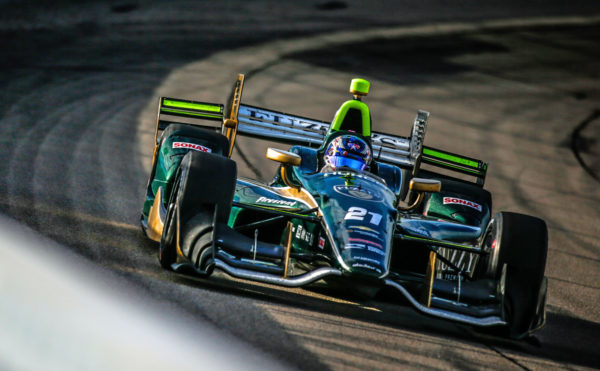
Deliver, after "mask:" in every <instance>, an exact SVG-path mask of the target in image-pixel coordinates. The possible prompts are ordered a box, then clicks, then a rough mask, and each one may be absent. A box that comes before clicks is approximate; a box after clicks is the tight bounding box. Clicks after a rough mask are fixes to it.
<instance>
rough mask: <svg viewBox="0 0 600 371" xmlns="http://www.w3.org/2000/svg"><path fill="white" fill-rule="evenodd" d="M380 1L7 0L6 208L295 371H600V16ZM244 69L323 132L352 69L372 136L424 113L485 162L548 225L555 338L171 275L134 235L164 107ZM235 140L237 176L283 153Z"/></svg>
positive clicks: (218, 96) (261, 100)
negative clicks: (159, 103)
mask: <svg viewBox="0 0 600 371" xmlns="http://www.w3.org/2000/svg"><path fill="white" fill-rule="evenodd" d="M367 4H368V3H367V2H364V3H363V2H329V3H326V2H320V3H310V4H304V5H299V4H295V5H294V4H281V3H279V2H274V3H267V2H252V3H250V2H220V3H217V4H214V3H212V2H211V3H203V2H174V1H168V2H167V1H164V2H161V1H155V2H144V1H134V2H130V3H128V2H110V3H105V2H95V1H83V2H72V3H71V2H69V1H59V2H56V3H54V4H53V5H52V6H50V5H46V4H45V3H43V2H40V3H36V2H32V1H21V2H11V1H5V2H3V6H4V9H6V11H4V12H3V13H2V15H1V18H2V22H1V26H0V32H2V38H1V41H0V42H1V43H2V50H3V53H2V54H1V55H0V65H1V66H2V70H1V72H0V76H2V78H1V80H0V84H1V88H2V90H1V91H2V99H1V100H0V112H1V114H0V115H1V116H0V138H1V139H0V140H1V141H2V146H1V147H0V159H1V161H0V170H1V173H2V174H3V176H2V177H1V178H0V209H1V211H2V212H4V213H5V214H6V215H9V216H11V217H13V218H15V219H16V220H18V221H21V222H23V223H25V224H27V225H29V226H30V227H33V229H35V230H37V231H39V232H40V233H42V234H44V235H46V236H49V237H51V238H52V239H54V240H56V241H58V242H60V243H62V244H63V245H64V246H65V248H69V249H71V250H74V251H76V252H78V253H80V254H81V255H83V256H84V257H86V258H88V259H90V260H91V261H93V262H95V263H96V264H97V265H98V266H100V267H104V268H105V269H107V270H110V271H113V272H118V273H119V274H120V275H121V276H122V277H123V278H124V279H125V280H127V281H128V282H130V283H131V284H132V285H133V286H134V287H136V288H137V289H139V290H141V291H142V292H145V293H147V294H148V295H150V296H153V297H154V298H156V299H159V300H161V301H164V302H165V303H169V304H170V305H172V306H175V307H177V308H179V309H181V310H183V311H185V312H187V313H188V314H189V315H190V316H194V317H195V318H197V319H198V321H201V322H204V323H206V326H211V327H213V328H216V329H219V330H221V331H223V332H225V333H228V334H231V335H233V336H235V337H238V338H240V339H242V340H243V341H245V342H247V343H249V344H250V345H252V346H254V347H256V349H259V350H260V351H264V352H267V353H269V354H272V355H273V356H274V357H276V358H277V359H279V360H281V361H282V362H284V363H287V364H289V365H290V366H291V367H297V368H305V369H315V368H334V369H340V368H349V369H352V368H360V369H391V368H400V367H403V366H404V367H413V368H440V369H447V368H461V369H464V368H474V369H482V368H494V369H507V368H509V369H510V368H515V369H518V368H525V369H547V368H599V367H600V360H599V357H598V351H597V346H596V344H597V341H598V340H599V339H600V309H598V308H600V306H599V304H600V286H599V285H598V282H600V240H599V237H600V227H599V225H600V222H599V221H600V212H599V211H598V210H599V208H600V187H599V184H598V180H597V178H598V164H599V153H600V151H599V149H598V139H599V136H598V133H599V125H600V122H599V120H600V119H599V118H598V115H597V112H598V110H599V109H600V91H599V88H598V87H599V86H600V81H599V80H600V69H599V68H598V65H599V64H598V57H599V54H600V48H599V47H598V46H599V42H598V40H600V26H599V24H598V20H597V18H594V15H598V14H600V6H599V5H597V4H596V3H595V2H593V1H589V2H585V1H579V2H573V1H571V2H559V1H554V2H533V3H532V2H530V3H528V4H527V5H520V4H518V3H515V4H512V3H507V2H497V3H496V2H490V3H488V4H487V5H485V6H481V4H479V2H473V3H471V2H468V1H464V2H461V7H460V8H456V7H450V5H448V4H446V3H445V2H435V3H432V4H421V3H419V4H418V5H417V4H409V3H404V2H400V3H398V4H396V5H395V7H394V8H393V9H392V8H390V7H389V6H387V7H386V6H385V5H372V4H371V5H367ZM344 5H345V6H344ZM475 5H477V6H475ZM542 5H543V6H542ZM539 17H543V18H539ZM514 18H519V19H525V18H527V19H535V20H538V21H537V22H529V23H528V22H523V23H519V22H515V21H514V20H513V21H506V20H509V19H514ZM491 20H502V21H498V23H493V22H491V23H490V22H487V21H491ZM486 22H487V23H486ZM432 25H433V26H432ZM440 25H441V26H440ZM444 25H445V26H444ZM398 26H401V27H402V28H400V29H399V28H398ZM374 28H377V29H378V30H380V32H379V31H378V32H375V33H371V34H369V32H371V31H368V30H372V29H374ZM399 30H400V31H399ZM402 30H404V31H402ZM407 30H408V31H407ZM340 31H343V32H342V33H339V32H340ZM360 34H363V35H362V36H361V35H360ZM332 40H333V41H332ZM238 72H246V73H249V74H248V80H247V84H246V89H245V92H244V102H246V103H249V104H254V105H262V106H265V107H269V108H272V109H275V110H281V111H286V112H291V113H297V114H300V115H305V116H309V117H314V118H318V119H329V118H331V116H332V115H333V112H335V110H336V109H337V107H338V106H339V104H340V103H341V102H342V101H343V100H345V99H346V98H347V93H346V90H347V85H348V82H349V79H350V78H352V77H355V76H357V75H360V76H361V77H365V78H367V79H370V80H371V82H372V84H373V85H372V92H371V94H370V96H369V97H368V98H367V102H368V104H369V106H370V107H371V111H372V115H373V120H374V127H375V130H378V131H379V130H381V131H390V132H392V133H397V134H404V135H406V134H407V133H408V130H409V127H410V123H411V122H412V119H413V117H414V114H415V111H416V109H418V108H423V109H426V110H428V111H430V112H431V113H432V116H431V119H430V125H429V129H428V133H427V136H426V143H428V144H430V145H432V146H436V147H441V148H445V149H447V150H450V151H456V152H460V153H463V154H465V155H471V156H474V157H481V158H483V159H485V160H486V161H489V162H490V170H489V173H488V174H489V175H488V179H487V183H486V188H487V189H489V190H490V191H492V193H493V195H494V209H495V210H496V211H500V210H510V211H516V212H522V213H526V214H531V215H536V216H539V217H541V218H543V219H545V220H546V221H547V223H548V227H549V234H550V235H549V238H550V250H549V256H548V263H547V267H546V275H547V276H548V277H549V293H548V294H549V298H548V324H547V326H546V327H545V328H544V329H543V330H541V331H539V332H538V333H537V334H536V335H535V337H534V338H533V339H529V340H528V341H522V342H514V341H508V340H503V339H499V338H497V337H494V336H493V335H491V334H486V333H483V332H480V331H476V330H474V329H472V328H470V327H468V326H462V325H456V324H453V323H448V322H444V321H440V320H436V319H432V318H428V317H424V316H421V315H419V314H418V313H416V312H415V311H414V310H412V309H411V308H410V307H407V306H402V305H399V303H393V302H389V301H365V300H362V299H361V298H357V297H354V296H352V295H351V294H350V293H337V292H336V293H332V292H328V291H325V290H323V289H314V290H282V289H279V288H276V287H272V286H268V285H260V284H254V283H250V282H243V281H238V280H232V279H230V278H227V277H226V276H224V275H216V276H214V277H211V278H210V279H209V280H200V279H196V278H190V277H185V276H181V275H176V274H173V273H169V272H164V271H162V270H160V268H159V266H158V264H157V261H156V258H155V255H156V246H155V245H153V244H151V243H148V242H147V241H146V240H145V239H144V238H143V237H142V235H141V233H140V231H139V227H138V218H139V210H140V207H141V202H142V199H143V194H144V187H145V184H146V181H147V174H148V171H149V161H150V154H151V153H150V152H151V139H150V134H151V132H152V130H153V128H152V125H153V122H152V113H153V111H154V108H153V107H154V106H153V105H154V103H153V102H154V101H155V98H156V97H157V96H158V95H161V94H165V93H173V94H177V95H176V96H179V97H182V98H190V99H198V100H208V101H211V100H213V101H217V102H222V101H224V99H225V98H226V96H227V92H228V90H229V86H230V84H231V82H232V81H233V78H234V76H235V74H236V73H238ZM238 143H239V146H238V147H239V151H238V153H237V154H236V157H235V159H236V161H237V162H238V166H239V172H240V173H241V174H242V175H248V176H252V177H259V178H262V179H265V180H268V179H269V177H270V176H271V174H272V170H273V165H272V164H269V163H268V162H267V161H266V160H265V159H264V153H265V148H266V146H267V144H266V143H261V142H255V141H249V140H244V141H243V138H242V139H240V140H239V142H238ZM248 164H250V165H248ZM400 304H401V303H400ZM115 336H118V334H115Z"/></svg>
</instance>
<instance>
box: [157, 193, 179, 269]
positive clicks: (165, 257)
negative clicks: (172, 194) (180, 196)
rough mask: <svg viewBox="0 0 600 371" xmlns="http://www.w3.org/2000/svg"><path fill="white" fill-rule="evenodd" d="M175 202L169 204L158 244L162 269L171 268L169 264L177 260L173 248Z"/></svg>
mask: <svg viewBox="0 0 600 371" xmlns="http://www.w3.org/2000/svg"><path fill="white" fill-rule="evenodd" d="M175 208H176V206H175V203H171V204H170V205H169V210H168V211H167V216H166V218H165V225H164V228H163V234H162V237H161V239H160V245H159V246H158V262H159V263H160V266H161V267H163V268H164V269H171V265H172V264H173V263H175V261H176V260H177V251H176V250H175V249H176V247H175V228H176V225H175V212H176V209H175Z"/></svg>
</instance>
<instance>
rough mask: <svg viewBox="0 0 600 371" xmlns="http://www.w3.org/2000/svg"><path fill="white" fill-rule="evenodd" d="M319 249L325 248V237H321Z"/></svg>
mask: <svg viewBox="0 0 600 371" xmlns="http://www.w3.org/2000/svg"><path fill="white" fill-rule="evenodd" d="M319 248H321V250H322V249H324V248H325V239H324V238H323V237H319Z"/></svg>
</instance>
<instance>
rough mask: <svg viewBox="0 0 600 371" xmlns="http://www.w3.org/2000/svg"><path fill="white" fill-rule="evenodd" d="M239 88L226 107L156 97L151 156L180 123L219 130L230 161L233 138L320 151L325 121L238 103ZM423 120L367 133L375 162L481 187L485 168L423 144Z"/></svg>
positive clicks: (423, 116) (424, 115)
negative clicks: (405, 130)
mask: <svg viewBox="0 0 600 371" xmlns="http://www.w3.org/2000/svg"><path fill="white" fill-rule="evenodd" d="M243 87H244V75H242V74H240V75H238V77H237V80H236V82H235V84H234V86H233V89H232V92H231V95H230V97H229V100H228V102H227V106H226V107H225V106H224V105H222V104H215V103H205V102H195V101H189V100H182V99H175V98H165V97H163V98H160V102H159V107H158V115H157V116H158V117H157V122H156V132H155V142H154V143H155V155H156V148H157V144H158V140H159V136H158V134H159V131H162V130H164V129H165V128H166V127H167V126H168V125H169V124H172V123H185V124H189V125H195V126H199V127H203V128H207V129H210V130H215V131H221V132H222V134H223V135H225V136H226V137H227V139H229V145H230V150H229V156H230V157H231V153H232V152H233V148H234V144H235V139H236V135H237V134H240V135H244V136H249V137H254V138H259V139H266V140H271V141H275V142H280V143H286V144H291V145H296V144H297V145H304V146H308V147H320V146H322V144H323V141H324V139H325V136H326V134H327V132H328V131H329V128H330V125H331V123H330V122H327V121H321V120H316V119H311V118H307V117H302V116H297V115H292V114H288V113H283V112H278V111H273V110H269V109H266V108H262V107H256V106H251V105H247V104H243V103H241V99H242V90H243ZM224 110H225V112H224ZM163 115H168V116H175V117H181V118H185V122H181V120H177V121H169V120H163V119H162V116H163ZM428 118H429V112H426V111H422V110H419V111H418V112H417V116H416V117H415V120H414V122H413V126H412V130H411V134H410V136H409V137H403V136H397V135H390V134H385V133H380V132H373V131H372V132H371V144H372V147H373V153H374V158H375V160H377V161H380V162H385V163H388V164H393V165H398V166H401V167H404V168H411V169H412V170H413V173H414V174H416V173H417V172H418V170H419V168H420V166H421V163H423V164H427V165H431V166H435V167H439V168H443V169H446V170H450V171H454V172H458V173H461V174H466V175H470V176H473V177H475V179H476V181H475V183H476V184H478V185H480V186H483V184H484V182H485V176H486V172H487V163H485V162H482V161H481V160H477V159H474V158H470V157H465V156H462V155H458V154H454V153H451V152H447V151H443V150H439V149H435V148H433V147H428V146H424V145H423V141H424V138H425V131H426V128H427V120H428Z"/></svg>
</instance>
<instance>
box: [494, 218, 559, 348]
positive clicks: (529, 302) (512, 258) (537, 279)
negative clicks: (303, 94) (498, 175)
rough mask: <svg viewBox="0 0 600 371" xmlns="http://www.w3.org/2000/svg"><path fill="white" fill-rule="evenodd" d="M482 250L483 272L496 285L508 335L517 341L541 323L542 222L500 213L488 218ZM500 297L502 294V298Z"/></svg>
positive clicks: (543, 299)
mask: <svg viewBox="0 0 600 371" xmlns="http://www.w3.org/2000/svg"><path fill="white" fill-rule="evenodd" d="M483 249H484V250H485V251H488V252H490V254H489V255H488V256H487V258H486V259H484V262H485V265H486V266H487V272H485V273H484V274H486V275H488V276H492V277H494V278H495V279H496V280H497V281H498V283H499V291H500V294H501V296H502V297H503V311H504V319H505V320H506V321H507V323H508V326H507V328H506V330H507V331H508V334H507V335H508V336H509V337H511V338H515V339H521V338H524V337H526V336H528V335H530V334H531V332H532V331H535V330H537V329H538V328H540V327H541V326H542V325H543V324H544V322H545V304H546V284H547V281H546V278H545V277H544V271H545V267H546V257H547V253H548V230H547V227H546V223H545V222H544V221H543V220H541V219H539V218H535V217H532V216H528V215H522V214H516V213H510V212H500V213H497V214H496V215H494V217H493V218H492V219H491V221H490V223H489V226H488V229H487V231H486V237H485V239H484V242H483ZM502 294H503V295H502Z"/></svg>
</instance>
